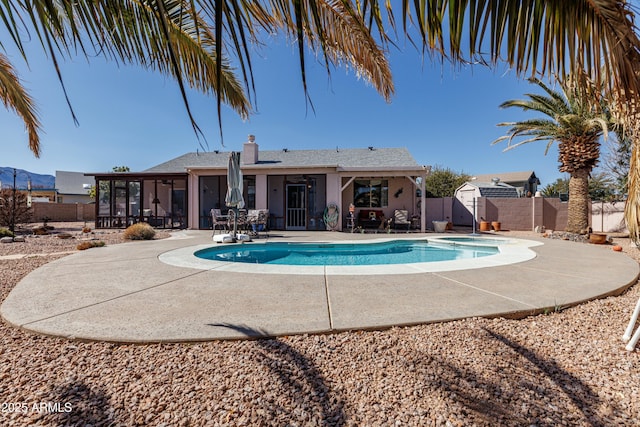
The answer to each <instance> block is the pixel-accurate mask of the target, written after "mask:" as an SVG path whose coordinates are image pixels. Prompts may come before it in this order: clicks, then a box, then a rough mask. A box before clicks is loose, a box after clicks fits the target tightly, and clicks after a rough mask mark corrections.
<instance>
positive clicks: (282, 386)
mask: <svg viewBox="0 0 640 427" xmlns="http://www.w3.org/2000/svg"><path fill="white" fill-rule="evenodd" d="M210 326H217V327H224V328H229V329H232V330H234V331H237V332H240V333H242V334H243V335H245V336H247V337H251V338H260V339H257V340H255V341H254V343H255V344H256V345H258V346H259V347H260V349H261V350H262V352H260V353H259V354H256V359H258V360H257V361H258V362H260V363H261V364H262V365H263V366H264V367H265V368H266V369H268V370H269V372H270V375H271V377H272V379H273V388H274V390H278V393H280V394H283V395H286V396H287V397H288V398H289V399H291V400H293V401H295V402H296V403H295V404H293V405H291V406H289V407H283V406H281V405H278V404H269V405H264V406H263V408H261V409H263V411H264V419H263V420H262V421H261V423H262V424H264V425H274V424H276V423H277V422H278V421H282V420H286V423H287V425H298V424H300V425H307V424H308V425H323V426H342V425H344V424H345V418H346V415H345V412H344V402H343V399H342V397H341V396H339V395H337V393H336V392H335V391H332V390H331V388H330V387H329V386H328V385H327V383H326V381H325V379H324V376H323V375H322V373H321V372H320V371H319V370H318V368H317V367H316V366H315V365H314V363H313V362H312V360H311V359H310V358H309V357H308V356H306V355H305V354H303V353H301V352H300V351H298V350H296V349H295V348H293V347H291V346H290V345H288V344H287V343H285V342H283V341H282V340H281V339H278V338H267V337H268V335H267V333H266V332H265V331H262V330H257V329H253V328H250V327H247V326H244V325H233V324H226V323H222V324H220V323H219V324H210ZM292 408H295V411H294V412H291V409H292ZM230 421H231V420H230ZM231 422H232V421H231Z"/></svg>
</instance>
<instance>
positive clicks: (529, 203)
mask: <svg viewBox="0 0 640 427" xmlns="http://www.w3.org/2000/svg"><path fill="white" fill-rule="evenodd" d="M534 202H535V200H534V199H533V198H520V199H503V198H491V199H490V198H487V199H486V201H485V204H484V206H485V212H484V215H483V216H482V217H483V218H484V219H485V220H486V221H490V222H491V221H500V223H501V228H502V229H503V230H531V229H533V203H534Z"/></svg>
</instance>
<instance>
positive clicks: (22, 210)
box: [0, 188, 33, 231]
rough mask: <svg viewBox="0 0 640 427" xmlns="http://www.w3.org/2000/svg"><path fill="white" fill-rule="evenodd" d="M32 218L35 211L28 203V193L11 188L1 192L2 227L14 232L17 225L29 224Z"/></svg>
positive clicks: (0, 221) (0, 222) (0, 214)
mask: <svg viewBox="0 0 640 427" xmlns="http://www.w3.org/2000/svg"><path fill="white" fill-rule="evenodd" d="M14 197H15V203H14ZM32 218H33V209H31V207H30V206H29V205H28V203H27V193H25V192H24V191H20V190H13V189H10V188H5V189H2V190H0V226H5V227H9V228H11V231H14V229H15V226H16V225H19V224H26V223H29V222H31V219H32Z"/></svg>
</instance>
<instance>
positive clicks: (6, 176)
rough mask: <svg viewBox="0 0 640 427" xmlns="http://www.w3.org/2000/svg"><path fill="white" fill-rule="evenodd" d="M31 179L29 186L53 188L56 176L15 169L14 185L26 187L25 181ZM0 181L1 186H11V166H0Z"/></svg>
mask: <svg viewBox="0 0 640 427" xmlns="http://www.w3.org/2000/svg"><path fill="white" fill-rule="evenodd" d="M29 179H31V188H54V187H55V185H56V177H55V176H53V175H41V174H39V173H33V172H29V171H26V170H24V169H16V187H17V188H27V181H28V180H29ZM0 182H1V183H2V188H13V168H6V167H2V166H0Z"/></svg>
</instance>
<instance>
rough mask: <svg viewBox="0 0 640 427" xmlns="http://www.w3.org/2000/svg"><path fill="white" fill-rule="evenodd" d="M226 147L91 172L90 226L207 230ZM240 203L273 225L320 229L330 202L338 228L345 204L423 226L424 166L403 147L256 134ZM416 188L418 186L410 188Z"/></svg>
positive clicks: (247, 149) (219, 198)
mask: <svg viewBox="0 0 640 427" xmlns="http://www.w3.org/2000/svg"><path fill="white" fill-rule="evenodd" d="M229 154H230V153H229V152H223V151H218V150H215V151H212V152H204V153H202V152H192V153H187V154H184V155H182V156H179V157H176V158H174V159H172V160H169V161H167V162H164V163H161V164H159V165H156V166H154V167H151V168H149V169H147V170H144V171H142V172H137V173H134V172H114V173H90V174H87V175H90V176H94V177H95V182H96V188H97V190H98V191H97V193H98V194H97V203H96V227H97V228H101V227H124V226H127V225H129V224H132V223H135V222H138V221H146V222H149V223H151V224H152V225H154V226H155V227H161V228H192V229H210V228H211V226H212V223H211V214H210V212H211V209H221V210H222V211H223V212H224V211H225V210H226V209H227V208H226V206H225V195H226V191H227V168H228V164H229ZM240 158H241V169H242V174H243V186H244V191H243V194H244V199H245V208H247V209H268V210H269V227H270V228H271V229H276V230H325V229H327V227H326V225H325V224H324V221H323V215H324V212H325V209H326V208H327V206H328V205H329V204H335V205H336V206H337V207H338V210H339V213H340V218H341V220H340V221H339V223H338V225H337V229H338V230H341V229H343V228H344V227H346V226H347V215H349V206H350V204H353V205H354V207H355V215H358V213H359V211H360V210H362V209H367V210H370V211H371V210H373V211H375V213H376V214H378V215H384V216H385V217H386V218H392V217H393V215H394V212H395V210H396V209H401V210H406V211H407V214H408V216H409V217H413V218H418V219H420V220H419V221H417V220H416V221H415V223H417V224H418V225H419V227H420V229H421V230H422V231H424V230H425V220H424V218H425V211H424V208H421V207H420V206H425V205H426V203H424V202H422V203H418V201H419V199H420V198H421V197H424V196H417V195H416V194H417V193H420V194H424V193H425V192H424V188H420V187H423V186H424V177H425V175H426V173H427V171H428V168H427V167H425V166H422V165H419V164H418V163H417V162H416V161H415V159H414V158H413V156H412V155H411V154H410V153H409V151H408V150H407V149H406V148H375V147H368V148H363V149H357V148H356V149H353V148H350V149H341V148H336V149H325V150H289V149H283V150H269V151H267V150H265V151H260V149H259V146H258V144H257V143H256V142H255V137H253V136H251V135H250V137H249V141H247V142H245V143H244V145H243V151H242V152H241V156H240ZM417 189H421V190H422V191H421V192H416V190H417Z"/></svg>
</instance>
